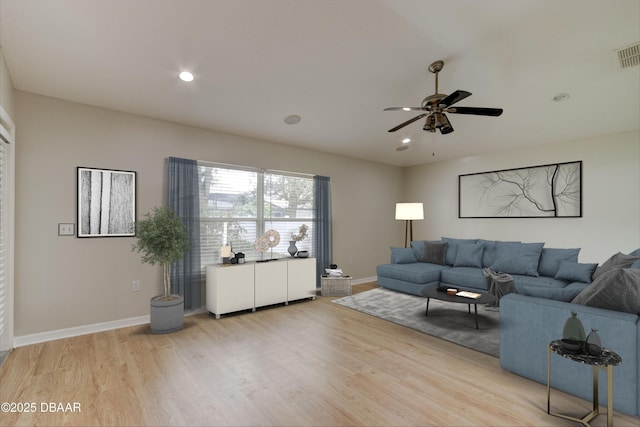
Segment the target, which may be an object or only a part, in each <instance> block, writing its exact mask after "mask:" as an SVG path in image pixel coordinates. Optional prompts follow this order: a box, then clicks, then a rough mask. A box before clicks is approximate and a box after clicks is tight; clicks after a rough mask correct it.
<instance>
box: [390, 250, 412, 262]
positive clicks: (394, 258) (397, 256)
mask: <svg viewBox="0 0 640 427" xmlns="http://www.w3.org/2000/svg"><path fill="white" fill-rule="evenodd" d="M412 262H416V257H415V255H414V254H413V249H411V248H394V247H391V264H410V263H412Z"/></svg>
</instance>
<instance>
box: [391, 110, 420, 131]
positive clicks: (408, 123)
mask: <svg viewBox="0 0 640 427" xmlns="http://www.w3.org/2000/svg"><path fill="white" fill-rule="evenodd" d="M426 115H427V113H424V114H419V115H417V116H415V117H414V118H413V119H411V120H407V121H406V122H404V123H401V124H399V125H398V126H396V127H394V128H392V129H389V130H388V132H395V131H397V130H398V129H402V128H403V127H405V126H406V125H410V124H411V123H413V122H415V121H416V120H420V119H421V118H423V117H424V116H426Z"/></svg>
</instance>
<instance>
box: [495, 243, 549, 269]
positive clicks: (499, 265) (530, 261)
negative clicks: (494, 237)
mask: <svg viewBox="0 0 640 427" xmlns="http://www.w3.org/2000/svg"><path fill="white" fill-rule="evenodd" d="M543 246H544V243H510V242H498V243H497V246H496V260H495V262H494V263H493V264H492V265H491V269H492V270H494V271H500V272H503V273H509V274H525V275H527V276H538V263H539V261H540V255H541V254H542V247H543Z"/></svg>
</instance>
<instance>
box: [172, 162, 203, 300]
mask: <svg viewBox="0 0 640 427" xmlns="http://www.w3.org/2000/svg"><path fill="white" fill-rule="evenodd" d="M168 200H169V203H168V204H169V208H171V209H172V210H173V211H174V212H175V213H177V214H178V216H179V217H180V219H181V220H182V223H183V224H184V225H185V226H186V227H187V230H188V232H189V241H190V244H191V250H190V251H189V252H187V253H186V255H185V256H184V259H182V260H181V261H178V262H177V263H175V264H174V265H173V268H172V271H171V292H172V293H174V294H178V295H183V296H184V308H185V310H190V309H197V308H200V307H202V296H201V294H202V292H201V287H202V285H201V283H202V280H203V278H202V270H201V264H200V196H199V191H198V162H197V161H195V160H187V159H180V158H177V157H170V158H169V185H168Z"/></svg>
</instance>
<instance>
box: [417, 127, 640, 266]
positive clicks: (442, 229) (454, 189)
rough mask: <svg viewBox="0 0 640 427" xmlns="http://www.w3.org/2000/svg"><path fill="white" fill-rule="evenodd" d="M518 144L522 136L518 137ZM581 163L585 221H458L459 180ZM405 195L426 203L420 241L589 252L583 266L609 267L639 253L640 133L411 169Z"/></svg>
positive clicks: (582, 255) (419, 226)
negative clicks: (617, 258) (480, 241)
mask: <svg viewBox="0 0 640 427" xmlns="http://www.w3.org/2000/svg"><path fill="white" fill-rule="evenodd" d="M514 138H517V136H514ZM576 160H582V162H583V163H582V173H583V182H582V187H583V188H582V197H583V199H582V200H583V205H582V209H583V216H582V218H557V219H556V218H537V219H515V218H509V219H459V218H458V175H459V174H467V173H475V172H486V171H492V170H500V169H510V168H518V167H525V166H535V165H543V164H548V163H558V162H570V161H576ZM405 179H406V188H407V192H406V196H407V199H410V200H411V201H421V202H424V203H425V221H418V222H416V223H415V225H414V238H415V239H418V238H424V239H438V238H440V237H442V236H448V237H468V238H476V237H478V238H485V239H500V240H521V241H523V242H546V246H547V247H556V248H566V247H579V248H582V249H581V252H580V256H579V261H580V262H599V263H602V262H604V261H605V260H606V259H607V258H608V257H609V256H611V255H613V254H614V253H616V252H618V251H622V252H624V253H628V252H630V251H632V250H634V249H637V248H638V247H640V133H639V132H638V131H634V132H626V133H619V134H615V135H607V136H599V137H594V138H589V139H584V140H580V141H571V142H564V143H557V144H551V145H546V146H540V147H535V148H529V149H522V150H513V151H509V152H501V153H493V154H487V155H482V156H474V157H467V158H463V159H458V160H453V161H446V162H440V163H436V164H431V165H424V166H417V167H412V168H408V169H407V170H406V175H405Z"/></svg>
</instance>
